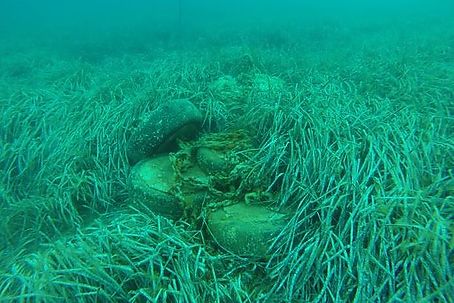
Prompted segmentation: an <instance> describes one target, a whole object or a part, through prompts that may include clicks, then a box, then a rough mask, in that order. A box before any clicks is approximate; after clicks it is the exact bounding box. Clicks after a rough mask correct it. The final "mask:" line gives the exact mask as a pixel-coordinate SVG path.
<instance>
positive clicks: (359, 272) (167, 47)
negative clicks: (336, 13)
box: [0, 25, 454, 303]
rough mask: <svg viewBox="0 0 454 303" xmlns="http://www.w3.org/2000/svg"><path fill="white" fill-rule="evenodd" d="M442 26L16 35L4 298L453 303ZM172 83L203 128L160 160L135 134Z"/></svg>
mask: <svg viewBox="0 0 454 303" xmlns="http://www.w3.org/2000/svg"><path fill="white" fill-rule="evenodd" d="M448 28H454V27H452V26H451V27H450V26H448V25H444V26H442V27H436V26H432V27H431V26H425V27H424V29H418V35H409V34H408V33H406V32H405V30H402V32H400V31H399V29H394V30H393V31H387V30H386V29H385V28H382V29H380V28H378V29H373V30H371V29H365V28H361V27H352V28H345V29H343V30H342V31H340V30H339V29H336V30H335V29H334V28H330V26H329V25H328V26H326V27H324V28H322V29H314V28H312V29H311V28H308V29H301V30H299V31H297V32H293V33H289V32H285V33H281V34H279V33H275V32H273V33H272V34H270V35H267V32H259V33H257V32H247V33H245V34H242V35H241V37H238V36H236V35H234V34H232V33H219V34H206V36H205V37H204V39H195V38H194V37H191V36H190V35H188V36H187V37H180V36H178V37H167V36H166V37H165V38H162V39H161V38H159V37H158V36H154V37H153V39H155V42H153V43H150V44H141V43H139V42H138V41H136V40H134V41H132V42H131V45H139V46H140V47H137V48H134V51H127V50H128V48H127V47H126V46H124V45H115V43H116V42H115V41H110V44H109V43H99V44H98V43H90V42H86V43H83V42H80V43H72V44H71V46H68V47H66V48H64V47H61V48H54V47H51V46H49V45H46V44H42V45H39V46H36V45H35V46H33V47H32V44H33V43H30V45H26V43H25V45H22V46H20V47H17V46H15V44H14V43H15V42H10V43H8V42H7V41H5V43H3V44H2V45H1V46H0V119H1V125H2V128H1V131H0V170H1V174H0V250H1V252H2V255H1V256H2V257H1V258H0V302H263V303H265V302H267V303H268V302H453V301H454V294H453V291H452V290H453V289H454V280H453V278H454V276H453V273H454V272H453V264H454V251H453V249H454V195H453V194H454V181H453V170H452V169H453V168H454V163H453V162H454V157H453V156H454V155H453V152H454V141H453V140H454V139H453V138H454V136H453V135H452V134H453V133H454V123H453V111H454V102H453V100H454V51H453V47H454V38H453V37H454V36H453V34H452V32H451V33H449V31H447V30H446V29H448ZM347 37H349V38H348V39H347ZM177 40H178V41H177ZM123 43H124V44H125V43H126V42H125V41H123ZM155 45H158V46H159V47H157V46H155ZM106 47H107V48H108V49H112V53H106V52H104V50H105V48H106ZM12 49H15V50H16V51H11V50H12ZM119 49H120V50H125V51H120V50H119ZM129 50H130V49H129ZM172 100H188V102H190V103H191V105H187V106H189V107H190V108H191V109H190V110H191V111H192V110H193V109H192V106H193V108H194V109H195V110H197V111H198V112H197V114H193V116H191V117H190V118H191V119H189V121H191V122H192V121H196V122H197V123H196V126H197V127H196V128H197V134H198V135H197V136H190V138H188V137H185V138H180V140H176V137H173V139H175V142H173V143H175V144H170V145H169V146H167V147H168V150H167V151H166V154H165V156H164V158H160V159H162V160H159V161H161V162H156V158H155V156H156V155H154V154H155V153H156V154H159V157H162V152H163V151H162V150H159V153H157V152H156V151H157V150H158V148H157V146H156V145H153V144H151V143H149V141H147V140H145V139H143V138H142V139H140V140H142V141H140V140H139V141H140V142H139V143H137V144H138V145H134V144H136V143H134V144H132V145H131V140H133V139H131V138H137V137H140V136H138V135H137V133H135V132H137V129H139V130H141V131H140V132H144V129H146V128H147V127H143V125H144V121H145V125H147V124H146V121H147V120H146V119H147V117H150V116H151V117H154V118H153V119H157V118H156V115H157V114H156V113H160V112H159V111H161V110H163V109H162V108H166V106H167V105H168V104H170V103H169V102H171V101H172ZM185 102H186V101H185ZM166 104H167V105H166ZM185 106H186V105H185ZM169 108H172V107H171V106H170V105H169ZM172 110H174V109H172ZM188 111H189V110H188ZM153 113H154V114H153ZM165 113H168V112H162V113H161V114H162V115H163V116H165ZM199 113H200V116H199ZM161 114H159V116H160V115H161ZM153 115H155V116H153ZM188 115H192V114H188ZM148 121H149V120H148ZM199 122H200V123H199ZM148 126H149V125H148ZM141 127H142V128H141ZM149 127H156V125H155V124H152V126H149ZM166 127H171V125H166ZM172 131H173V129H172ZM190 132H196V130H194V129H190ZM170 135H171V134H170V133H169V136H170ZM134 140H136V139H134ZM143 140H145V141H143ZM164 141H165V140H161V141H160V142H159V143H160V144H161V143H162V142H164ZM147 142H148V143H147ZM147 144H148V145H147ZM131 146H133V147H132V148H131ZM141 147H144V148H143V149H141ZM131 153H133V154H134V160H133V161H131V159H128V154H129V155H130V154H131ZM151 154H153V155H151ZM144 159H145V161H151V162H140V161H144ZM147 159H148V160H147ZM150 159H151V160H150ZM153 159H154V160H153ZM207 159H208V160H207ZM153 161H154V162H153ZM136 162H138V163H139V164H140V163H145V164H146V163H149V165H151V166H153V165H155V166H154V167H164V166H163V165H167V166H165V167H167V168H165V169H166V173H168V174H169V176H161V178H162V180H164V178H167V179H165V180H170V179H172V178H175V179H172V182H175V184H174V185H172V186H170V185H169V187H164V185H162V184H157V183H152V184H151V185H150V186H151V187H152V190H153V191H154V192H156V191H159V194H160V197H164V198H159V199H161V200H159V201H160V203H167V202H168V201H171V203H174V204H175V205H176V207H179V206H181V207H182V208H181V209H180V210H178V214H177V215H174V213H173V212H172V215H171V216H165V215H160V213H159V211H157V210H156V205H155V204H153V203H154V202H153V201H157V200H153V199H154V198H153V197H156V196H151V198H150V197H148V198H147V199H145V198H143V197H142V198H141V196H140V195H139V196H138V195H136V194H134V193H133V191H134V190H136V189H137V188H138V187H137V186H136V185H134V184H136V183H134V182H136V181H134V180H133V181H131V178H133V177H134V176H136V175H134V173H135V170H138V169H139V168H138V166H134V165H138V164H136ZM194 163H198V164H197V165H199V166H200V167H201V171H203V172H201V171H197V176H198V177H197V178H195V177H193V176H194V175H191V176H189V177H188V176H187V175H185V172H187V171H188V170H190V169H191V168H192V167H194V165H195V164H194ZM145 164H143V165H145ZM163 169H164V168H163ZM143 178H146V176H145V177H143ZM153 180H156V179H153ZM169 182H170V181H169ZM131 183H134V184H132V185H131ZM166 186H167V185H166ZM200 189H203V190H204V192H207V193H208V194H207V195H204V196H203V197H202V198H200V197H199V196H197V197H196V198H193V199H192V198H191V200H190V201H188V200H184V199H185V198H187V197H188V195H189V194H188V193H191V194H193V193H199V190H200ZM141 190H143V189H141ZM169 197H170V198H169ZM191 197H194V196H191ZM156 199H157V198H156ZM168 199H170V200H168ZM172 199H173V200H172ZM182 199H183V200H184V201H183V200H182ZM150 201H151V202H150ZM181 201H183V202H184V203H189V204H179V203H180V202H181ZM169 203H170V202H169ZM159 205H161V204H159ZM159 205H158V207H159ZM172 205H173V204H172ZM188 205H189V206H188ZM158 210H159V209H158ZM172 210H173V209H171V211H172ZM271 212H272V213H273V214H274V215H271V214H270V213H271ZM251 216H252V218H251ZM260 216H261V217H260ZM268 216H273V218H277V219H276V220H277V221H276V222H279V223H276V225H272V226H271V227H270V226H268V225H266V224H271V223H270V222H267V221H266V220H265V221H264V220H263V218H268ZM276 216H277V217H276ZM258 217H260V218H261V219H260V220H261V221H260V222H259V223H258V224H262V225H259V226H265V227H266V228H268V227H269V228H270V229H269V230H271V231H272V232H271V233H269V234H267V233H263V234H260V237H261V236H262V235H265V234H266V236H263V237H264V238H263V239H265V240H263V239H262V238H261V239H262V240H263V241H264V242H263V241H262V240H260V241H261V242H259V243H260V245H259V246H255V247H254V246H249V245H250V244H251V243H253V242H254V241H256V240H257V239H256V238H254V235H255V234H258V233H260V232H262V230H260V228H257V229H254V228H256V225H254V228H247V227H246V228H243V227H241V228H238V229H235V230H233V231H232V229H229V230H230V231H232V232H231V234H234V235H235V233H236V235H235V237H234V238H233V240H232V238H229V237H227V236H225V234H224V233H223V231H224V230H227V227H226V226H230V227H228V228H231V225H228V224H234V225H235V224H236V222H239V221H241V222H242V224H245V226H253V225H248V224H256V223H257V220H255V219H254V218H258ZM284 218H285V220H284ZM237 219H238V220H237ZM281 219H282V220H281ZM273 220H274V219H273ZM270 221H271V220H270ZM223 224H226V225H223ZM276 226H277V228H276ZM244 234H247V236H245V238H244V239H246V240H244V239H242V240H241V241H236V239H238V238H239V237H241V236H243V235H244ZM269 235H272V237H271V238H268V236H269ZM257 238H258V237H257ZM264 243H265V244H264ZM251 251H252V253H251Z"/></svg>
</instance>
